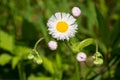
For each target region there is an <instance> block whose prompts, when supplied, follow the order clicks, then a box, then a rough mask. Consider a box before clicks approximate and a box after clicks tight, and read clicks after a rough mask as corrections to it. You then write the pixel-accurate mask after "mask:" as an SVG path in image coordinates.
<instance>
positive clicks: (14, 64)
mask: <svg viewBox="0 0 120 80" xmlns="http://www.w3.org/2000/svg"><path fill="white" fill-rule="evenodd" d="M19 61H20V57H18V56H15V57H13V59H12V69H15V67H16V65H17V64H18V62H19Z"/></svg>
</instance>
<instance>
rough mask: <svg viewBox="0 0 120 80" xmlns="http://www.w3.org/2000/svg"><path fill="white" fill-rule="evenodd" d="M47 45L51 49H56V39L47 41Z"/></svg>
mask: <svg viewBox="0 0 120 80" xmlns="http://www.w3.org/2000/svg"><path fill="white" fill-rule="evenodd" d="M48 47H49V48H50V49H51V50H56V49H57V42H56V41H49V42H48Z"/></svg>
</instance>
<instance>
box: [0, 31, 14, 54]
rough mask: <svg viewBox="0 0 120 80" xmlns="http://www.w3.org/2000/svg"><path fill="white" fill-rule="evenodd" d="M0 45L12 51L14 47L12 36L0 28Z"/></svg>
mask: <svg viewBox="0 0 120 80" xmlns="http://www.w3.org/2000/svg"><path fill="white" fill-rule="evenodd" d="M0 47H1V48H3V49H5V50H8V51H10V52H12V50H13V49H14V37H13V36H12V35H9V34H7V33H6V32H4V31H2V30H0Z"/></svg>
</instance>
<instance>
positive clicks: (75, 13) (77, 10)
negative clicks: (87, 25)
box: [72, 7, 81, 17]
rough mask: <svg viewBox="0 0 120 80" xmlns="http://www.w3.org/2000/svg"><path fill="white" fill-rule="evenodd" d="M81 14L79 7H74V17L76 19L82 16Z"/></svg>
mask: <svg viewBox="0 0 120 80" xmlns="http://www.w3.org/2000/svg"><path fill="white" fill-rule="evenodd" d="M80 14H81V10H80V8H79V7H73V8H72V15H73V16H75V17H78V16H80Z"/></svg>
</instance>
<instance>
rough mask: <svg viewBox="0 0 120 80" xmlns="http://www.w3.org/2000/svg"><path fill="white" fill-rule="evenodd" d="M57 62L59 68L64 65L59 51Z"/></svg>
mask: <svg viewBox="0 0 120 80" xmlns="http://www.w3.org/2000/svg"><path fill="white" fill-rule="evenodd" d="M56 64H57V66H58V68H61V67H62V61H61V57H60V55H59V54H58V53H57V54H56Z"/></svg>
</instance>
